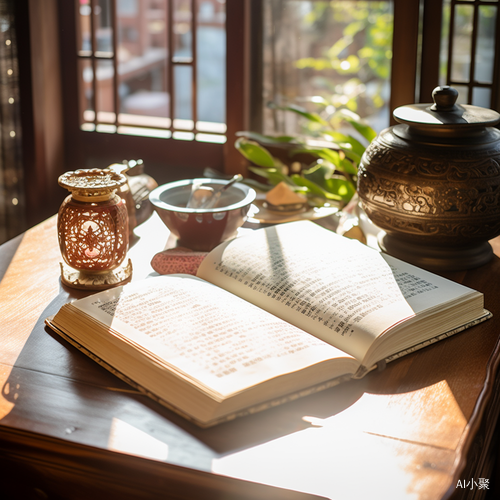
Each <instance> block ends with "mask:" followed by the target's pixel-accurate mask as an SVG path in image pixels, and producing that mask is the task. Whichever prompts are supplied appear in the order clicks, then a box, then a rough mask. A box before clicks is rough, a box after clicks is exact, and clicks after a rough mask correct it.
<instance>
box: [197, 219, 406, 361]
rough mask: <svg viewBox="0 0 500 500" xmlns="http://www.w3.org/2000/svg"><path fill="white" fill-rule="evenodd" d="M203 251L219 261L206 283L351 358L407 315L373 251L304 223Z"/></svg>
mask: <svg viewBox="0 0 500 500" xmlns="http://www.w3.org/2000/svg"><path fill="white" fill-rule="evenodd" d="M311 242H314V246H311ZM263 255H264V256H265V257H264V258H263ZM304 255H307V256H308V257H311V256H313V258H312V259H311V258H304ZM242 256H244V258H242ZM210 258H213V261H214V262H215V261H217V260H220V262H221V263H220V265H218V266H216V269H215V271H216V272H215V273H211V274H210V281H211V282H212V283H215V284H216V285H219V286H222V287H224V288H226V289H227V290H229V291H232V292H233V293H236V290H237V293H238V295H240V296H241V297H243V298H244V299H246V300H248V301H251V302H253V303H254V304H256V305H257V306H259V307H261V308H262V309H265V310H268V311H272V312H273V313H274V314H276V315H277V316H279V317H280V318H282V319H284V320H285V321H290V322H292V323H293V324H295V325H297V326H298V327H299V328H302V329H304V330H306V331H308V332H309V333H311V334H313V335H315V336H317V337H319V338H321V339H322V340H325V341H326V342H329V343H332V344H335V345H336V346H337V347H339V348H340V349H342V350H344V351H345V352H348V353H349V354H351V355H353V356H355V357H356V358H357V359H363V358H364V355H365V353H366V352H367V350H368V348H369V346H370V345H371V344H372V343H373V340H374V339H375V338H376V337H377V336H378V335H379V334H380V333H381V332H383V331H385V330H387V329H388V328H389V327H391V326H393V325H394V324H397V323H399V322H401V321H403V320H404V319H407V318H409V317H411V316H413V315H414V312H413V310H412V308H411V307H410V305H409V304H408V302H407V301H406V300H405V297H404V295H403V292H402V290H401V288H400V286H399V285H398V283H397V281H396V278H395V276H394V271H393V268H392V267H391V266H390V264H389V263H387V262H386V260H384V258H383V257H382V256H381V254H380V253H379V252H376V251H374V250H372V249H368V248H367V247H366V246H364V245H362V244H361V243H359V242H356V241H353V240H349V239H347V238H343V237H341V236H338V235H336V234H334V233H331V232H328V231H325V230H324V229H323V228H321V227H319V226H316V225H314V224H312V223H310V222H299V223H293V224H288V225H287V224H282V225H281V226H278V227H271V228H267V229H266V230H265V231H264V230H263V231H260V232H255V233H254V234H252V236H251V237H248V238H246V237H241V238H237V239H235V240H232V241H231V242H230V243H228V244H226V245H222V246H221V247H219V248H218V249H216V250H215V251H214V252H213V253H212V254H210V255H209V259H210ZM209 259H207V262H206V264H205V265H206V266H207V267H208V265H209ZM297 262H300V263H301V265H300V266H297V265H294V263H295V264H296V263H297ZM203 267H204V263H202V265H201V267H200V269H202V268H203ZM311 325H312V326H311Z"/></svg>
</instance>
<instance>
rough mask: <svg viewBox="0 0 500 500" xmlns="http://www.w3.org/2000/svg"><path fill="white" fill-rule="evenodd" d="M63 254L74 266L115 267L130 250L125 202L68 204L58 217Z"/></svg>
mask: <svg viewBox="0 0 500 500" xmlns="http://www.w3.org/2000/svg"><path fill="white" fill-rule="evenodd" d="M58 232H59V242H60V246H61V251H62V254H63V257H64V259H65V261H66V263H67V264H68V265H70V266H71V267H73V268H75V269H79V270H87V271H103V270H109V269H114V268H115V267H117V266H118V265H120V263H121V262H122V261H123V260H124V258H125V255H126V253H127V249H128V222H127V209H126V207H125V205H115V206H113V207H106V208H101V209H98V208H94V209H92V210H89V209H88V208H85V207H75V206H71V205H66V206H63V207H61V210H60V213H59V220H58Z"/></svg>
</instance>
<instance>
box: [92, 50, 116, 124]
mask: <svg viewBox="0 0 500 500" xmlns="http://www.w3.org/2000/svg"><path fill="white" fill-rule="evenodd" d="M95 72H96V77H97V78H96V108H97V120H98V121H105V122H114V111H115V106H114V88H113V85H114V78H113V77H114V68H113V61H112V60H110V59H104V60H98V61H96V70H95ZM110 114H112V115H113V116H110Z"/></svg>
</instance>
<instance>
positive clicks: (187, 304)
mask: <svg viewBox="0 0 500 500" xmlns="http://www.w3.org/2000/svg"><path fill="white" fill-rule="evenodd" d="M73 305H74V306H75V307H77V308H79V309H81V310H82V311H84V312H86V313H87V314H90V315H92V316H94V317H95V318H97V319H98V320H99V321H101V322H102V323H104V324H105V325H108V326H111V328H113V330H115V331H119V332H120V333H121V334H122V335H124V336H125V337H127V338H129V339H131V340H133V341H134V342H136V343H137V344H139V345H141V346H143V347H144V348H146V349H148V350H149V351H151V352H152V353H154V354H156V355H158V356H160V357H161V358H163V359H164V360H166V361H167V362H168V363H171V364H172V365H174V366H176V367H177V368H178V369H179V370H181V371H183V372H184V373H186V374H188V375H189V376H191V377H193V378H196V379H198V380H199V381H201V382H202V383H204V384H206V385H208V386H209V387H211V388H212V389H214V390H216V391H217V392H219V393H220V394H222V395H226V394H230V393H232V392H234V391H236V390H240V389H243V388H245V387H251V386H252V385H255V384H258V383H259V382H262V381H264V380H267V379H269V378H273V377H275V376H278V375H280V374H282V373H286V372H288V371H295V370H298V369H301V368H303V367H306V366H308V365H310V364H313V363H317V362H320V361H323V360H325V359H329V358H335V357H340V358H351V357H350V356H348V355H347V354H345V353H343V352H341V351H339V350H337V349H335V348H333V347H331V346H329V345H327V344H325V343H324V342H322V341H321V340H319V339H316V338H315V337H313V336H311V335H308V334H307V333H305V332H303V331H301V330H299V329H298V328H296V327H294V326H292V325H289V324H288V323H286V322H283V321H281V320H279V319H278V318H276V317H275V316H273V315H271V314H268V313H267V312H266V311H263V310H261V309H259V308H257V307H255V306H253V305H252V304H248V303H246V302H244V301H243V300H241V299H239V298H238V297H236V296H234V295H232V294H230V293H228V292H225V291H224V290H221V289H219V288H218V287H216V286H214V285H212V284H210V283H206V282H204V281H202V280H199V279H198V278H195V277H192V276H180V275H177V276H175V275H171V276H160V277H157V278H151V279H148V280H145V281H143V282H140V283H136V284H133V285H126V286H125V287H120V288H116V289H111V290H108V291H106V292H102V293H99V294H96V295H94V296H91V297H87V298H86V299H82V300H79V301H77V302H75V303H74V304H73ZM332 378H333V376H332Z"/></svg>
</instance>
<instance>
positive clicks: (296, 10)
mask: <svg viewBox="0 0 500 500" xmlns="http://www.w3.org/2000/svg"><path fill="white" fill-rule="evenodd" d="M264 16H265V21H264V55H263V57H264V89H263V93H264V102H265V103H267V102H269V101H273V102H274V103H276V104H278V105H284V104H287V103H295V104H299V105H301V106H304V107H306V108H307V109H308V110H310V111H316V112H320V113H321V114H322V116H324V117H329V116H331V115H332V114H333V113H334V112H335V111H336V110H338V109H341V108H347V109H349V110H351V111H353V112H355V113H357V114H359V115H360V116H361V117H363V118H366V119H368V121H369V122H370V124H371V125H372V126H373V127H374V128H375V129H377V130H381V129H382V128H384V127H386V126H388V124H389V107H388V99H389V93H390V88H389V82H390V70H391V59H392V33H393V13H392V2H387V1H386V2H370V1H335V2H327V1H305V0H285V1H278V0H265V4H264ZM299 121H300V120H299V119H297V117H296V116H295V115H293V114H292V113H286V112H285V113H284V112H279V111H277V110H271V109H269V108H268V107H266V109H264V126H263V129H264V133H269V134H273V133H276V132H279V133H294V132H297V131H298V123H297V122H299ZM302 132H304V133H307V134H311V133H313V132H314V130H312V129H311V127H310V125H309V128H308V129H305V130H302Z"/></svg>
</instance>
